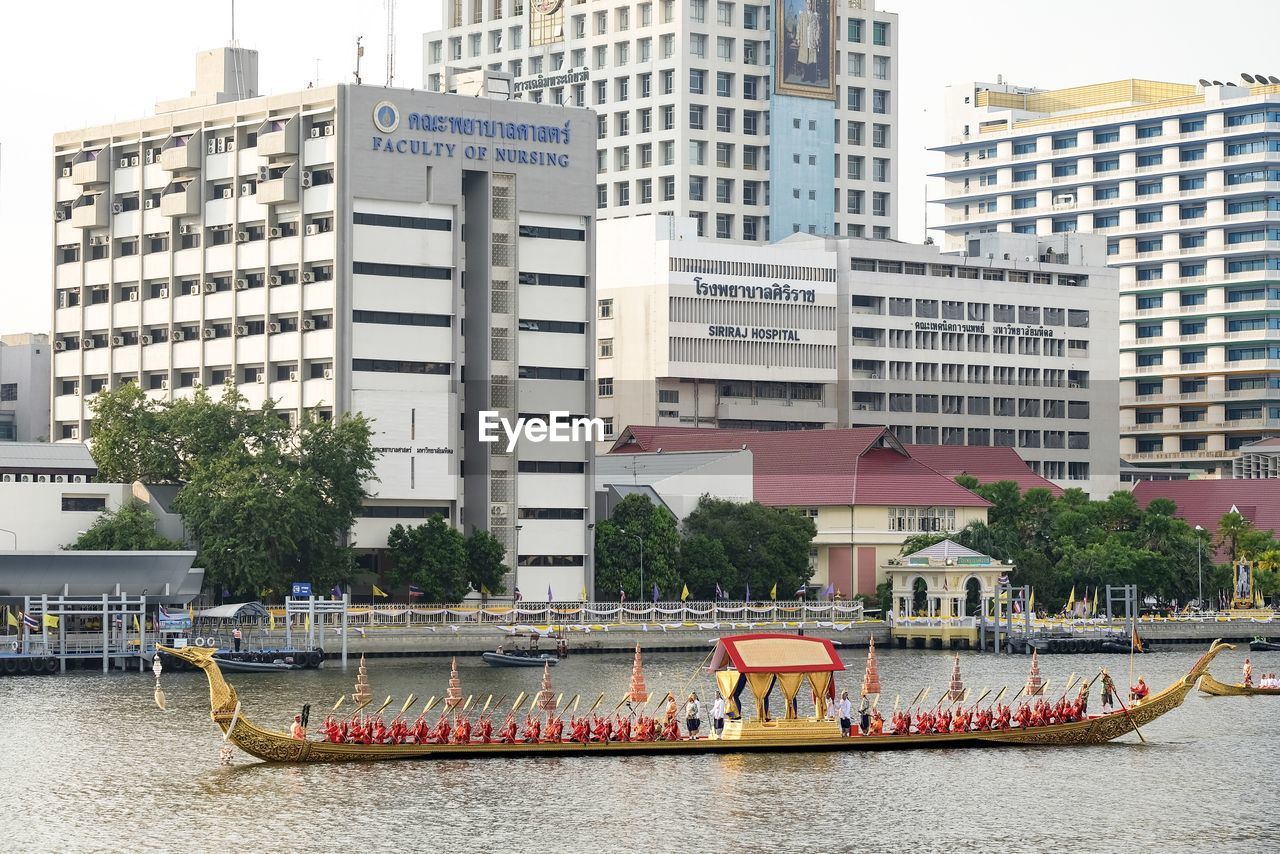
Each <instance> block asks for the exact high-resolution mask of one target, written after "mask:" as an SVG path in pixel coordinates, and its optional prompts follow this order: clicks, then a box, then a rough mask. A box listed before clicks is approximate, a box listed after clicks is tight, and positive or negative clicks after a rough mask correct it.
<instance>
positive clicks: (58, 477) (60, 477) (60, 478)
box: [53, 474, 67, 483]
mask: <svg viewBox="0 0 1280 854" xmlns="http://www.w3.org/2000/svg"><path fill="white" fill-rule="evenodd" d="M53 482H54V483H66V482H67V476H66V475H65V474H55V475H54V476H53Z"/></svg>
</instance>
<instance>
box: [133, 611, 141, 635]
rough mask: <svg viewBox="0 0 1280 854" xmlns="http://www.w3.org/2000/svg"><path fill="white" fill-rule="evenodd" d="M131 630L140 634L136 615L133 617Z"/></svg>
mask: <svg viewBox="0 0 1280 854" xmlns="http://www.w3.org/2000/svg"><path fill="white" fill-rule="evenodd" d="M133 630H134V631H135V632H137V633H138V634H142V626H140V625H138V615H137V614H134V615H133Z"/></svg>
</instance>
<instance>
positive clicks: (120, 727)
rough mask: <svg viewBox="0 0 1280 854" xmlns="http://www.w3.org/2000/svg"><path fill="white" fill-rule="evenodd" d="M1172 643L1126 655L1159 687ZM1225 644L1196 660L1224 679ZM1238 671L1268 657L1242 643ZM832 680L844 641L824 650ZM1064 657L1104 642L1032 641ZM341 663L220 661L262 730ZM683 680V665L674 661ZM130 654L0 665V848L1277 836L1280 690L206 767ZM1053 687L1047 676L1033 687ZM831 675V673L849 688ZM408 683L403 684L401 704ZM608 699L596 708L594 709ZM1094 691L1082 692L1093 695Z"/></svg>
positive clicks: (1186, 658) (435, 663) (852, 661)
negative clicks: (920, 723) (624, 744)
mask: <svg viewBox="0 0 1280 854" xmlns="http://www.w3.org/2000/svg"><path fill="white" fill-rule="evenodd" d="M1197 654H1198V650H1194V649H1193V648H1191V647H1186V648H1182V649H1179V650H1178V651H1174V652H1160V653H1154V654H1151V655H1147V656H1143V657H1140V658H1138V659H1137V662H1138V664H1137V666H1138V673H1141V674H1144V675H1146V677H1147V681H1148V683H1150V684H1151V685H1152V686H1153V690H1159V689H1160V688H1163V687H1164V686H1165V685H1167V684H1168V683H1169V682H1170V681H1172V680H1173V679H1175V678H1177V677H1178V676H1179V675H1180V674H1182V673H1184V672H1185V671H1186V669H1187V668H1188V667H1189V666H1190V664H1191V663H1192V661H1193V660H1194V658H1195V656H1196V655H1197ZM1244 654H1245V653H1244V652H1243V651H1242V650H1237V651H1235V652H1230V653H1224V654H1223V655H1222V656H1220V657H1219V659H1218V662H1217V663H1216V664H1215V666H1214V668H1213V669H1214V671H1215V672H1216V673H1217V675H1218V677H1219V678H1220V679H1223V680H1224V681H1234V680H1235V678H1236V677H1237V674H1238V673H1239V668H1240V664H1241V662H1242V661H1243V658H1244ZM1252 657H1253V660H1254V665H1255V671H1265V670H1280V653H1256V654H1253V656H1252ZM845 658H846V661H847V662H848V663H849V666H850V669H851V672H850V673H848V674H845V675H844V676H843V677H842V678H841V680H840V683H839V684H840V687H841V688H845V687H848V688H850V689H852V688H853V687H855V684H856V679H857V678H860V676H861V670H862V662H863V653H862V652H861V651H847V652H846V653H845ZM700 659H701V656H699V655H696V654H692V653H681V654H674V653H673V654H666V655H660V654H654V655H651V656H649V657H648V659H647V662H646V677H647V681H648V683H649V688H650V689H651V690H656V691H657V692H658V694H662V693H665V692H666V691H667V690H671V689H674V690H683V689H684V686H686V685H687V684H690V681H689V680H690V677H691V675H692V674H693V673H694V670H695V667H696V665H697V663H698V661H699V660H700ZM1041 663H1042V671H1043V673H1044V676H1045V678H1048V679H1052V680H1053V683H1054V684H1056V685H1058V686H1059V687H1060V686H1062V685H1063V684H1064V683H1065V681H1066V680H1067V678H1068V676H1069V675H1070V673H1071V672H1073V671H1074V672H1079V673H1082V674H1083V673H1088V674H1089V675H1092V674H1093V673H1095V672H1096V671H1097V669H1098V668H1099V667H1101V666H1102V665H1104V664H1105V665H1108V666H1110V667H1111V668H1112V670H1113V672H1114V673H1116V675H1117V676H1118V677H1120V678H1118V679H1117V682H1120V681H1122V680H1123V678H1124V677H1125V676H1127V670H1128V664H1127V660H1126V659H1124V658H1122V657H1120V656H1110V657H1108V656H1058V657H1045V658H1042V659H1041ZM880 665H881V681H882V683H883V686H884V691H885V693H884V695H883V696H882V699H881V702H882V704H884V705H885V706H891V705H892V702H893V698H894V696H895V694H899V693H900V694H902V695H903V696H904V700H903V702H904V703H905V702H906V701H907V700H908V699H909V698H911V697H913V696H914V695H915V694H916V692H917V691H918V690H919V689H920V688H922V687H924V686H925V685H932V686H933V691H932V694H933V696H935V697H936V696H937V692H938V691H939V690H940V688H941V687H942V686H945V683H946V681H947V680H948V678H949V676H950V669H951V663H950V658H948V657H946V656H944V655H943V654H942V653H937V652H933V653H925V652H916V651H898V650H889V651H882V652H881V654H880ZM961 666H962V670H963V673H964V676H965V679H966V682H967V683H968V684H969V686H970V687H972V688H974V689H976V690H979V691H980V690H982V689H983V688H985V687H997V688H998V686H1001V685H1005V684H1010V685H1012V686H1015V688H1016V686H1017V685H1019V684H1021V682H1022V680H1023V679H1024V678H1025V676H1026V667H1027V661H1026V659H1023V658H1016V657H997V656H993V655H977V654H965V655H962V657H961ZM369 670H370V677H371V679H370V681H371V683H372V685H373V691H374V694H375V696H376V697H377V698H378V702H379V703H380V702H381V699H382V698H384V697H386V696H387V695H388V694H390V695H391V696H392V697H394V698H395V699H394V701H393V707H394V708H397V709H398V708H399V706H400V704H401V703H402V702H403V701H404V699H405V698H406V697H407V696H408V694H409V693H410V692H414V693H417V694H418V695H419V697H421V698H426V697H429V696H431V695H433V694H442V693H443V692H444V689H445V688H446V686H447V679H448V661H447V660H440V659H429V660H404V659H399V660H394V659H393V660H382V659H380V660H377V661H373V662H370V665H369ZM459 670H460V675H461V678H462V684H463V693H464V694H467V693H476V694H478V695H479V696H480V697H481V698H483V697H485V696H487V695H488V694H489V692H494V693H495V694H503V693H507V694H509V695H511V696H514V695H515V694H517V693H519V692H520V691H522V690H523V691H530V692H532V691H535V690H536V689H537V687H538V681H539V678H540V676H541V671H538V670H533V669H528V670H525V669H499V668H490V667H488V666H487V665H485V664H483V663H482V662H481V661H480V660H479V658H473V659H471V658H469V659H467V660H465V661H462V662H460V663H459ZM552 673H553V677H554V686H555V690H556V691H557V693H558V692H560V691H564V692H565V696H566V697H571V696H572V695H573V694H574V693H581V694H583V695H584V696H585V697H587V698H588V699H589V700H593V699H594V698H595V697H596V695H598V694H599V693H600V692H602V691H604V692H605V693H606V694H607V695H608V696H610V697H614V698H616V697H619V696H621V694H622V692H623V691H624V690H625V688H626V686H627V683H628V678H629V674H630V658H629V656H585V655H582V656H576V657H571V658H569V659H568V660H566V661H565V662H564V663H563V664H561V666H559V667H557V668H553V669H552ZM354 679H355V667H354V664H353V665H352V666H350V667H349V668H348V669H347V670H345V671H344V670H343V669H342V668H341V666H340V665H337V664H333V663H329V664H326V665H325V667H324V668H323V669H322V670H320V671H307V672H302V673H296V674H239V675H237V674H232V675H230V676H229V681H231V682H232V684H234V685H235V687H236V689H237V691H238V692H239V694H240V697H241V700H242V702H243V709H244V713H245V715H246V716H247V717H249V718H251V719H252V720H254V721H255V722H256V723H258V724H261V725H266V726H276V727H278V728H280V729H284V728H285V725H286V723H287V722H288V721H289V720H290V719H291V718H292V715H293V714H294V713H295V712H296V711H298V710H299V708H300V707H301V705H302V703H304V702H311V703H312V704H313V717H314V718H315V719H319V718H322V717H323V716H324V711H325V710H327V709H328V708H330V707H331V706H332V705H333V702H334V701H335V700H336V699H337V696H338V695H339V693H341V692H344V691H345V692H348V693H349V692H350V691H351V688H352V683H353V681H354ZM691 684H692V686H693V688H692V689H693V690H698V691H699V693H700V694H701V696H703V697H706V696H707V695H708V694H710V693H711V691H712V690H713V686H712V683H711V681H710V679H709V678H707V677H706V676H705V675H699V676H697V677H696V678H694V679H693V681H692V683H691ZM163 685H164V690H165V693H166V694H167V696H168V702H169V711H168V712H161V711H159V710H158V709H157V708H156V707H155V705H154V704H153V702H152V699H151V695H152V678H151V675H150V673H147V674H145V675H140V674H136V673H134V674H128V675H124V674H120V673H113V674H111V675H109V676H103V675H87V674H84V673H74V674H71V675H67V676H64V677H53V678H50V677H30V678H16V677H15V678H3V679H0V700H2V701H3V702H2V705H0V708H3V710H4V726H3V727H0V756H2V757H3V773H2V774H0V828H3V831H4V835H3V842H4V845H5V847H6V848H8V849H10V850H37V849H43V850H58V851H61V850H78V851H88V850H119V849H122V848H124V847H126V846H127V847H129V848H134V849H137V850H144V849H145V850H162V851H171V850H183V851H205V850H215V849H219V850H224V851H225V850H236V851H260V850H293V851H301V850H311V851H336V850H344V851H367V850H382V851H391V850H400V851H420V850H450V849H456V850H498V849H502V850H504V851H509V852H544V851H556V852H558V851H584V852H585V851H591V852H599V851H634V852H646V853H647V852H666V851H677V850H678V851H695V850H696V851H711V850H717V851H732V852H751V851H778V850H804V851H907V850H910V851H913V852H934V851H937V852H954V851H965V850H977V849H981V850H983V851H990V852H1003V851H1010V852H1014V851H1016V852H1024V851H1025V852H1038V851H1067V850H1070V851H1074V852H1096V851H1144V852H1145V851H1152V850H1159V851H1161V852H1182V851H1218V852H1221V851H1241V852H1266V851H1275V850H1277V848H1278V847H1280V842H1277V838H1278V836H1277V829H1278V828H1280V820H1278V814H1280V740H1278V739H1280V698H1275V697H1251V698H1211V697H1205V696H1203V695H1200V694H1192V695H1191V696H1189V697H1188V699H1187V702H1186V703H1185V704H1184V705H1183V707H1182V708H1181V709H1179V710H1177V711H1175V712H1173V713H1172V714H1170V715H1168V716H1166V717H1164V718H1161V719H1160V720H1158V721H1156V722H1155V723H1153V724H1151V725H1149V726H1148V727H1147V728H1145V730H1144V732H1145V735H1146V737H1147V740H1148V742H1149V743H1148V744H1146V745H1143V744H1140V743H1139V742H1138V739H1137V738H1136V736H1133V735H1129V736H1127V737H1126V738H1124V739H1123V740H1121V741H1119V742H1115V743H1112V744H1109V745H1105V746H1100V747H1087V748H1058V749H1048V748H1004V749H998V750H996V749H991V750H954V751H942V750H920V751H905V752H892V753H879V754H877V753H861V752H858V753H844V754H821V753H806V754H795V755H781V754H759V755H750V756H674V757H666V756H656V757H619V758H604V757H599V758H596V757H579V758H564V759H506V760H504V759H488V760H475V761H466V760H463V761H456V762H405V763H371V764H361V765H342V766H338V765H333V766H326V765H306V766H279V765H266V764H261V763H258V762H256V761H255V760H253V759H251V758H250V757H248V756H246V755H244V754H240V753H238V752H237V754H236V757H235V760H234V764H233V765H232V766H230V767H225V766H222V765H220V763H219V757H218V753H219V748H220V747H221V744H222V743H221V737H220V733H219V732H218V730H217V729H216V727H215V726H214V725H213V723H212V722H211V721H210V720H209V717H208V712H209V704H208V689H207V683H206V681H205V679H204V676H203V675H201V674H196V673H166V674H165V675H164V677H163ZM1051 690H1052V686H1051ZM851 692H852V691H851ZM424 702H425V700H424V699H420V700H419V701H418V703H417V704H416V705H417V708H418V709H419V710H420V709H421V707H422V704H423V703H424ZM612 702H616V699H615V700H614V701H610V706H611V705H612ZM1094 704H1095V706H1096V704H1097V695H1096V693H1095V695H1094Z"/></svg>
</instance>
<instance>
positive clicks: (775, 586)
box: [769, 581, 778, 602]
mask: <svg viewBox="0 0 1280 854" xmlns="http://www.w3.org/2000/svg"><path fill="white" fill-rule="evenodd" d="M769 598H770V599H772V600H774V601H775V602H776V601H777V600H778V582H776V581H775V582H773V589H772V590H770V591H769Z"/></svg>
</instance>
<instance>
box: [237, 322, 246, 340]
mask: <svg viewBox="0 0 1280 854" xmlns="http://www.w3.org/2000/svg"><path fill="white" fill-rule="evenodd" d="M248 334H249V327H248V326H246V325H245V324H243V323H241V324H240V325H238V326H237V327H236V335H239V336H240V337H242V338H243V337H244V336H245V335H248Z"/></svg>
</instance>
